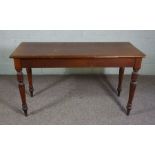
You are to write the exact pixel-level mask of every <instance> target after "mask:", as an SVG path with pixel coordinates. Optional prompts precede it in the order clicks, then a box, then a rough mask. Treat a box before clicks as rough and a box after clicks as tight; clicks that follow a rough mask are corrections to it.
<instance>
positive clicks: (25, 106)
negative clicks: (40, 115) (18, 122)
mask: <svg viewBox="0 0 155 155" xmlns="http://www.w3.org/2000/svg"><path fill="white" fill-rule="evenodd" d="M22 109H23V111H24V115H25V116H28V115H27V111H28V107H27V104H23V105H22Z"/></svg>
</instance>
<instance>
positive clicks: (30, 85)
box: [26, 68, 34, 97]
mask: <svg viewBox="0 0 155 155" xmlns="http://www.w3.org/2000/svg"><path fill="white" fill-rule="evenodd" d="M26 71H27V78H28V82H29V92H30V96H31V97H33V90H34V89H33V84H32V69H31V68H26Z"/></svg>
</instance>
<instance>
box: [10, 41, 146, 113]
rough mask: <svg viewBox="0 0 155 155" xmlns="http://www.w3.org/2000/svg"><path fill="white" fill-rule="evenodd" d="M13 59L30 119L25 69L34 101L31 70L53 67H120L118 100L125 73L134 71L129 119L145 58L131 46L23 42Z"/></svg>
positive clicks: (128, 110)
mask: <svg viewBox="0 0 155 155" xmlns="http://www.w3.org/2000/svg"><path fill="white" fill-rule="evenodd" d="M10 57H11V58H13V59H14V66H15V69H16V71H17V80H18V87H19V92H20V96H21V100H22V109H23V111H24V114H25V116H27V110H28V106H27V103H26V95H25V85H24V82H23V73H22V69H23V68H26V71H27V75H28V81H29V91H30V95H31V97H32V96H33V84H32V70H31V68H54V67H71V68H72V67H75V68H76V67H119V82H118V88H117V92H118V96H120V92H121V89H122V80H123V75H124V69H125V67H132V68H133V72H132V75H131V82H130V90H129V99H128V103H127V115H129V113H130V110H131V106H132V101H133V97H134V93H135V88H136V84H137V82H136V81H137V77H138V71H139V69H140V68H141V62H142V58H143V57H145V55H144V54H143V53H142V52H141V51H140V50H138V49H137V48H135V47H134V46H133V45H132V44H131V43H128V42H23V43H21V44H20V45H19V46H18V47H17V48H16V50H15V51H14V52H13V53H12V54H11V56H10ZM90 91H91V90H90ZM103 102H104V101H103Z"/></svg>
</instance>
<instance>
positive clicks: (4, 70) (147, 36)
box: [0, 30, 155, 75]
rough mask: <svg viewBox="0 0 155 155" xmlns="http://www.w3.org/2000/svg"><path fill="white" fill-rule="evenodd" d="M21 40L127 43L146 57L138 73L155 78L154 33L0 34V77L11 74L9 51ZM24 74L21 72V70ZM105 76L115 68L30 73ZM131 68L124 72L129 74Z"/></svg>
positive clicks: (68, 32) (54, 32)
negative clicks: (100, 74) (103, 74)
mask: <svg viewBox="0 0 155 155" xmlns="http://www.w3.org/2000/svg"><path fill="white" fill-rule="evenodd" d="M23 41H29V42H30V41H33V42H35V41H36V42H37V41H41V42H45V41H46V42H52V41H63V42H67V41H84V42H85V41H104V42H108V41H110V42H112V41H114V42H116V41H129V42H131V43H132V44H134V45H135V46H136V47H137V48H139V49H140V50H142V51H143V52H145V54H146V58H145V59H144V61H143V65H142V69H141V71H140V73H141V74H143V75H155V31H153V30H152V31H139V30H138V31H122V30H120V31H112V30H110V31H99V30H94V31H79V30H77V31H65V30H63V31H54V30H52V31H48V30H42V31H38V30H37V31H34V30H33V31H30V30H23V31H21V30H20V31H19V30H17V31H14V30H12V31H10V30H9V31H3V30H1V31H0V74H15V70H14V67H13V61H12V60H11V59H9V55H10V54H11V52H12V51H13V50H14V49H15V48H16V47H17V46H18V44H19V43H20V42H23ZM24 72H25V71H24ZM103 72H104V73H106V74H118V69H114V68H112V69H111V68H105V69H101V68H97V69H93V68H90V69H87V68H85V69H80V68H79V69H65V68H59V69H33V73H34V74H70V73H80V74H81V73H82V74H85V73H103ZM130 72H131V69H126V73H130Z"/></svg>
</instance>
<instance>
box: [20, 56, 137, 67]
mask: <svg viewBox="0 0 155 155" xmlns="http://www.w3.org/2000/svg"><path fill="white" fill-rule="evenodd" d="M135 61H136V58H38V59H36V58H31V59H26V58H24V59H20V62H21V66H22V67H31V68H52V67H55V68H59V67H71V68H72V67H133V66H134V64H135Z"/></svg>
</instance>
